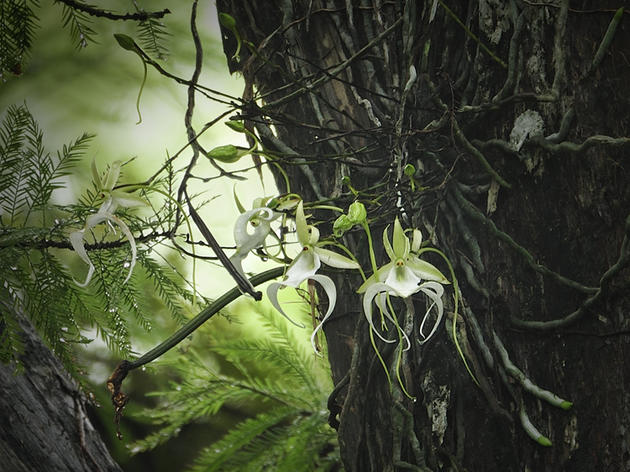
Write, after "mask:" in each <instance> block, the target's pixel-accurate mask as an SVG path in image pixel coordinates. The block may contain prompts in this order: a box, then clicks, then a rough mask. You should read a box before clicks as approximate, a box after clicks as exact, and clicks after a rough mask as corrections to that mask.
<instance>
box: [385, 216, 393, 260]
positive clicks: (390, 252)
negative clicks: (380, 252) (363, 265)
mask: <svg viewBox="0 0 630 472" xmlns="http://www.w3.org/2000/svg"><path fill="white" fill-rule="evenodd" d="M387 230H389V225H387V226H386V227H385V229H384V230H383V247H384V248H385V252H386V253H387V255H388V256H389V259H390V260H392V261H393V260H395V259H396V254H394V250H393V249H392V243H390V242H389V235H388V234H387Z"/></svg>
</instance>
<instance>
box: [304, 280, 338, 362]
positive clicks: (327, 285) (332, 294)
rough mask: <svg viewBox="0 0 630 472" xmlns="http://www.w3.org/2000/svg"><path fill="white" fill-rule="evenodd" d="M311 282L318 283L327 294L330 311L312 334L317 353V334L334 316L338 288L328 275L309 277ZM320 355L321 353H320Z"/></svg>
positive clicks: (312, 343) (327, 311) (314, 349)
mask: <svg viewBox="0 0 630 472" xmlns="http://www.w3.org/2000/svg"><path fill="white" fill-rule="evenodd" d="M309 279H310V280H314V281H315V282H318V283H319V284H320V285H321V286H322V288H323V289H324V291H325V292H326V296H327V297H328V310H326V314H325V315H324V317H323V318H322V321H320V323H319V324H318V325H317V326H316V327H315V329H314V330H313V333H312V334H311V345H312V346H313V351H315V352H316V353H317V346H316V345H315V337H316V336H317V332H318V331H319V330H320V329H322V327H323V326H324V323H325V322H326V320H328V317H330V315H331V314H332V312H333V310H334V309H335V304H336V303H337V287H335V283H334V282H333V281H332V279H331V278H330V277H328V276H326V275H320V274H315V275H312V276H310V277H309ZM318 354H319V353H318Z"/></svg>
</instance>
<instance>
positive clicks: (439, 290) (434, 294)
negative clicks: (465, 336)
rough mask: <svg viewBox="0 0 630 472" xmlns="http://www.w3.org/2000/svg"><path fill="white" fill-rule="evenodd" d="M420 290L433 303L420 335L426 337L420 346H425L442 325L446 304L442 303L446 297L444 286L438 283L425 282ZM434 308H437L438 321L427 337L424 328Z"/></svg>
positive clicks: (422, 324)
mask: <svg viewBox="0 0 630 472" xmlns="http://www.w3.org/2000/svg"><path fill="white" fill-rule="evenodd" d="M420 290H421V291H422V292H423V293H424V294H425V295H427V296H428V297H429V298H430V299H431V300H432V302H433V303H432V304H431V306H429V309H428V310H427V312H426V313H425V315H424V318H423V319H422V323H421V324H420V334H421V335H422V336H423V337H424V339H423V340H422V341H420V344H424V343H426V342H427V341H428V340H429V339H431V337H432V336H433V334H434V333H435V331H436V330H437V328H438V326H439V325H440V321H441V320H442V316H443V314H444V304H443V303H442V295H444V287H442V285H440V284H439V283H437V282H425V283H423V284H421V285H420ZM433 306H436V307H437V319H436V320H435V323H434V325H433V328H432V329H431V332H430V333H429V334H428V335H427V336H426V337H425V336H424V334H423V333H422V328H424V324H425V322H426V320H427V318H428V316H429V313H430V312H431V309H432V308H433Z"/></svg>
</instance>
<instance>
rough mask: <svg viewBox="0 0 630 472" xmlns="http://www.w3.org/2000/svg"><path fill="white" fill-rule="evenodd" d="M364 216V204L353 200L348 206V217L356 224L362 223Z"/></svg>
mask: <svg viewBox="0 0 630 472" xmlns="http://www.w3.org/2000/svg"><path fill="white" fill-rule="evenodd" d="M366 218H367V211H365V206H364V205H363V203H361V202H359V201H356V202H353V203H352V204H351V205H350V207H349V208H348V219H349V220H350V221H352V223H353V224H355V225H356V224H360V223H363V222H364V221H365V219H366Z"/></svg>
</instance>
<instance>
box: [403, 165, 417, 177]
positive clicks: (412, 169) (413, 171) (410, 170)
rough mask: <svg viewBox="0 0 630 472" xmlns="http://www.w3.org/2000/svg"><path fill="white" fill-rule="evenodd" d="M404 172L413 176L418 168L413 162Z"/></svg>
mask: <svg viewBox="0 0 630 472" xmlns="http://www.w3.org/2000/svg"><path fill="white" fill-rule="evenodd" d="M403 172H404V173H405V175H406V176H407V177H413V175H414V174H415V173H416V168H415V167H414V166H413V164H407V165H406V166H405V168H404V169H403Z"/></svg>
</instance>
